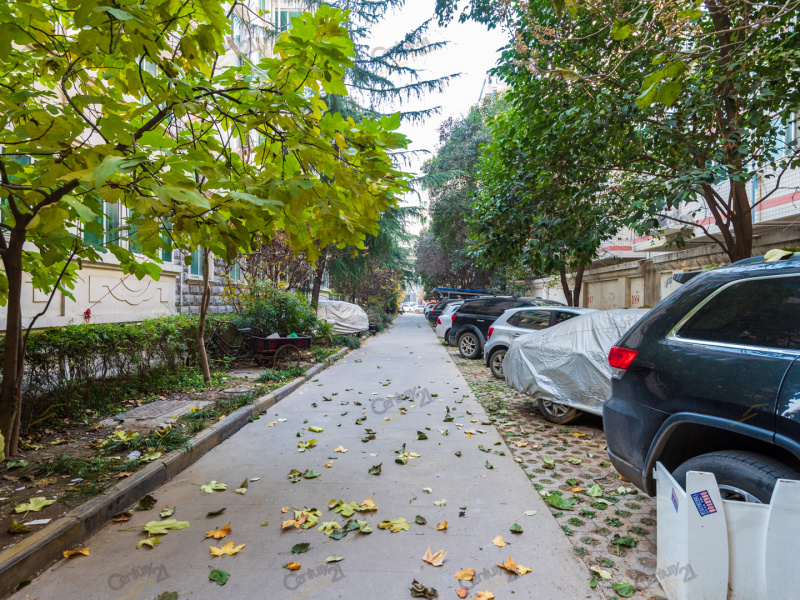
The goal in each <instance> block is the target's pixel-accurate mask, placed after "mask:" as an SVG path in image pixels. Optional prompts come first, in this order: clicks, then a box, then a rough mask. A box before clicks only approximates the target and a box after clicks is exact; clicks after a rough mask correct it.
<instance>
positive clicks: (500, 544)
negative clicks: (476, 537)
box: [492, 535, 508, 548]
mask: <svg viewBox="0 0 800 600" xmlns="http://www.w3.org/2000/svg"><path fill="white" fill-rule="evenodd" d="M492 543H493V544H494V545H495V546H497V547H498V548H502V547H503V546H508V544H506V541H505V540H504V539H503V536H501V535H498V536H497V537H496V538H494V539H493V540H492Z"/></svg>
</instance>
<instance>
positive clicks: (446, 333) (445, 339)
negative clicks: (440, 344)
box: [442, 329, 450, 343]
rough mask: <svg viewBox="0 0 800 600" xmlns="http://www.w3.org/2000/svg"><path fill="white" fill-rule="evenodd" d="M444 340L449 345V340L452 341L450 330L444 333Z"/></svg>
mask: <svg viewBox="0 0 800 600" xmlns="http://www.w3.org/2000/svg"><path fill="white" fill-rule="evenodd" d="M442 339H443V340H444V341H445V343H447V340H448V339H450V330H449V329H448V330H447V331H445V332H444V335H443V336H442Z"/></svg>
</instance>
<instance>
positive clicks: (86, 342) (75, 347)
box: [0, 315, 198, 431]
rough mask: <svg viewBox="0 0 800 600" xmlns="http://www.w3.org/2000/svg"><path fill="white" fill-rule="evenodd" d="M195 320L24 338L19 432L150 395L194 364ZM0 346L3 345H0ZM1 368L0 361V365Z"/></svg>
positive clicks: (75, 328)
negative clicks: (23, 373)
mask: <svg viewBox="0 0 800 600" xmlns="http://www.w3.org/2000/svg"><path fill="white" fill-rule="evenodd" d="M197 323H198V318H197V317H196V316H181V315H177V316H171V317H160V318H153V319H148V320H145V321H142V322H138V323H96V324H94V323H93V324H81V325H68V326H66V327H55V328H52V329H46V330H41V331H33V332H31V334H30V337H29V338H28V346H27V351H26V357H25V358H26V366H25V379H24V383H23V393H22V422H21V428H22V430H23V431H27V430H28V429H29V428H30V427H31V426H32V425H36V424H37V423H39V422H43V421H48V420H50V419H51V417H52V416H58V417H62V418H68V419H74V418H80V417H83V416H84V415H85V412H86V411H99V412H107V409H108V407H109V405H113V404H117V403H118V402H120V401H121V400H123V399H126V398H130V397H132V396H135V395H141V394H146V393H148V392H153V391H154V390H156V389H158V388H159V387H161V386H162V385H163V384H164V383H165V379H166V381H175V380H177V379H180V378H182V377H185V376H186V374H187V373H188V372H189V371H193V369H192V366H193V365H196V364H197V344H196V342H195V335H196V332H197ZM0 344H2V346H3V347H5V338H3V339H1V340H0ZM1 362H2V361H1V360H0V363H1Z"/></svg>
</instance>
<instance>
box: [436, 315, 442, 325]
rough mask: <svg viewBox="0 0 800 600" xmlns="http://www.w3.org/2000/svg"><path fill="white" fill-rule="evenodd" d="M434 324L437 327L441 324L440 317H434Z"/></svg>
mask: <svg viewBox="0 0 800 600" xmlns="http://www.w3.org/2000/svg"><path fill="white" fill-rule="evenodd" d="M436 324H437V325H441V324H442V318H441V317H436Z"/></svg>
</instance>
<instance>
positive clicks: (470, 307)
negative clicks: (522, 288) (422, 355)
mask: <svg viewBox="0 0 800 600" xmlns="http://www.w3.org/2000/svg"><path fill="white" fill-rule="evenodd" d="M520 306H563V304H561V303H560V302H555V301H553V300H542V299H540V298H517V297H510V296H499V297H494V298H477V299H475V300H465V301H464V304H462V305H461V306H459V307H458V309H457V310H456V312H454V313H453V314H452V315H451V318H452V321H453V322H452V324H451V325H450V332H449V333H448V337H447V342H448V343H449V344H450V345H451V346H458V351H459V353H460V354H461V356H463V357H464V358H470V359H474V358H480V357H481V355H482V354H483V346H484V344H486V338H487V337H488V335H489V327H491V326H492V323H494V322H495V321H496V320H497V317H499V316H500V315H502V314H503V313H504V312H505V311H507V310H508V309H509V308H519V307H520Z"/></svg>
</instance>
